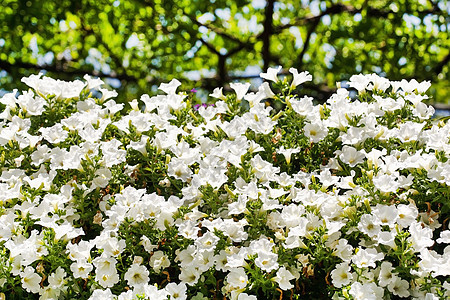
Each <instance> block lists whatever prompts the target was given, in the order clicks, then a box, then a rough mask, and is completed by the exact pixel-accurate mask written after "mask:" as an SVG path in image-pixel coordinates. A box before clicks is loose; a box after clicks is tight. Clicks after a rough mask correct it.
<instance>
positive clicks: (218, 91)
mask: <svg viewBox="0 0 450 300" xmlns="http://www.w3.org/2000/svg"><path fill="white" fill-rule="evenodd" d="M222 90H223V88H215V89H214V91H213V92H212V93H211V94H209V96H211V97H214V98H217V99H220V100H225V99H227V97H225V96H224V95H223V92H222Z"/></svg>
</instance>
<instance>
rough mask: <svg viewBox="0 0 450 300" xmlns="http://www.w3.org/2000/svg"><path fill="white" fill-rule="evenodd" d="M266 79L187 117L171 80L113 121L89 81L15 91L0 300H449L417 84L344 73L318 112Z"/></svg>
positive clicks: (1, 163) (44, 80)
mask: <svg viewBox="0 0 450 300" xmlns="http://www.w3.org/2000/svg"><path fill="white" fill-rule="evenodd" d="M279 71H280V68H269V70H268V71H267V73H262V74H261V77H262V78H264V79H266V80H267V82H265V83H264V84H262V85H261V86H260V87H259V88H258V90H257V92H249V88H250V84H247V83H232V84H230V87H231V89H232V92H230V93H227V94H226V95H224V93H223V89H222V88H217V89H215V90H214V92H213V93H212V94H211V95H210V96H211V97H212V98H213V99H214V100H215V102H214V103H213V104H212V105H201V106H200V107H199V108H198V109H194V107H193V105H192V101H194V100H193V95H191V94H189V93H186V92H177V89H179V86H180V85H181V83H180V82H179V81H177V80H172V81H171V82H170V83H167V84H161V86H160V90H161V91H163V92H164V94H161V95H157V96H153V97H150V96H148V95H143V96H142V97H141V98H140V99H139V100H133V101H131V102H130V103H129V105H130V108H129V109H127V110H126V109H125V108H124V107H125V105H124V104H119V103H116V101H115V100H113V99H114V98H115V97H116V96H117V93H116V92H114V91H109V90H107V89H102V88H100V86H101V85H102V84H103V82H102V81H101V80H99V79H93V78H91V77H89V76H85V77H84V79H85V81H80V80H76V81H74V82H65V81H59V80H54V79H51V78H48V77H45V76H44V77H43V76H42V75H41V74H39V75H32V76H30V77H28V78H24V79H23V82H24V83H25V84H27V85H28V86H29V87H30V89H29V90H28V91H24V92H22V93H18V92H17V91H16V90H15V91H13V92H12V93H9V94H5V95H4V96H3V97H2V98H0V108H1V110H0V150H1V157H0V167H1V176H0V245H1V248H0V291H1V292H2V293H3V294H0V296H2V297H4V296H5V294H6V295H7V297H8V296H10V295H12V297H16V299H18V298H20V299H28V298H30V299H31V298H33V297H35V296H36V295H39V299H63V298H69V299H71V298H76V297H78V298H81V299H88V298H89V299H119V300H125V299H152V300H153V299H212V298H216V297H217V298H223V297H226V298H227V299H238V300H245V299H272V298H280V299H282V298H285V299H289V298H290V299H300V298H301V297H303V296H302V295H307V296H308V295H309V297H310V298H311V299H313V298H314V297H319V296H322V297H328V298H333V299H391V298H392V297H393V296H395V297H400V298H408V299H448V298H450V280H449V279H448V278H449V275H450V246H449V245H448V244H449V243H450V231H449V230H448V229H447V226H448V218H449V211H450V204H449V201H450V161H449V159H450V123H449V122H447V123H445V122H444V121H440V122H439V121H438V120H437V121H435V120H433V119H432V118H431V117H432V115H433V113H434V110H433V108H432V107H431V106H428V105H426V104H425V103H424V102H423V100H426V99H427V98H428V97H427V96H426V95H425V92H426V90H427V89H428V88H429V86H430V83H428V82H422V83H418V82H417V81H415V80H411V81H406V80H402V81H397V82H395V81H389V80H387V79H385V78H381V77H379V76H377V75H375V74H371V75H355V76H352V77H351V79H350V82H349V86H350V87H351V88H354V89H356V91H357V93H358V95H357V97H356V99H352V98H351V97H350V91H349V89H344V88H339V89H338V90H337V91H336V93H334V94H333V95H332V96H331V97H330V98H329V99H328V100H327V101H326V103H324V104H321V105H318V104H315V102H314V99H313V98H310V97H307V96H303V97H302V96H299V95H297V94H295V90H296V88H297V86H299V85H301V84H302V83H304V82H307V81H311V80H312V76H311V75H310V74H309V73H308V72H301V73H298V71H297V70H295V69H290V72H291V73H292V80H288V78H284V80H282V79H279V78H278V75H277V73H278V72H279ZM270 84H272V86H271V85H270ZM93 93H94V94H96V95H99V97H94V96H93ZM267 101H272V102H278V103H281V104H282V109H273V108H272V106H269V105H267ZM33 299H35V298H33Z"/></svg>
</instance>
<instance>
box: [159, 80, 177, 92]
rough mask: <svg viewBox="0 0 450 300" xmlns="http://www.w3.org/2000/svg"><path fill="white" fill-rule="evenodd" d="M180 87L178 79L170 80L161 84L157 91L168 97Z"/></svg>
mask: <svg viewBox="0 0 450 300" xmlns="http://www.w3.org/2000/svg"><path fill="white" fill-rule="evenodd" d="M180 85H181V82H180V81H179V80H178V79H172V80H171V81H170V82H169V83H161V84H160V85H159V89H160V90H161V91H163V92H165V93H166V94H168V95H173V94H175V93H176V91H177V88H178V87H179V86H180Z"/></svg>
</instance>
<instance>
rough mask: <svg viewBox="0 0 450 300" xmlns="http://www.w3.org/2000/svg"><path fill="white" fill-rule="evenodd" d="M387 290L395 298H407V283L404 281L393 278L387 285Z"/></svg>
mask: <svg viewBox="0 0 450 300" xmlns="http://www.w3.org/2000/svg"><path fill="white" fill-rule="evenodd" d="M387 288H388V290H389V291H390V292H391V293H393V294H394V295H395V296H400V297H402V298H406V297H409V291H408V289H409V283H408V281H406V280H404V279H401V278H399V277H395V278H394V279H393V280H392V282H391V283H390V284H388V286H387Z"/></svg>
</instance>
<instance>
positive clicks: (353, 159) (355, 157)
mask: <svg viewBox="0 0 450 300" xmlns="http://www.w3.org/2000/svg"><path fill="white" fill-rule="evenodd" d="M365 157H366V156H365V155H364V153H362V151H358V150H356V149H355V148H353V147H351V146H347V145H345V146H343V147H342V151H341V153H340V154H339V158H340V160H341V161H342V162H343V163H346V164H348V165H350V167H354V166H356V165H357V164H360V163H362V162H363V161H364V158H365Z"/></svg>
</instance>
